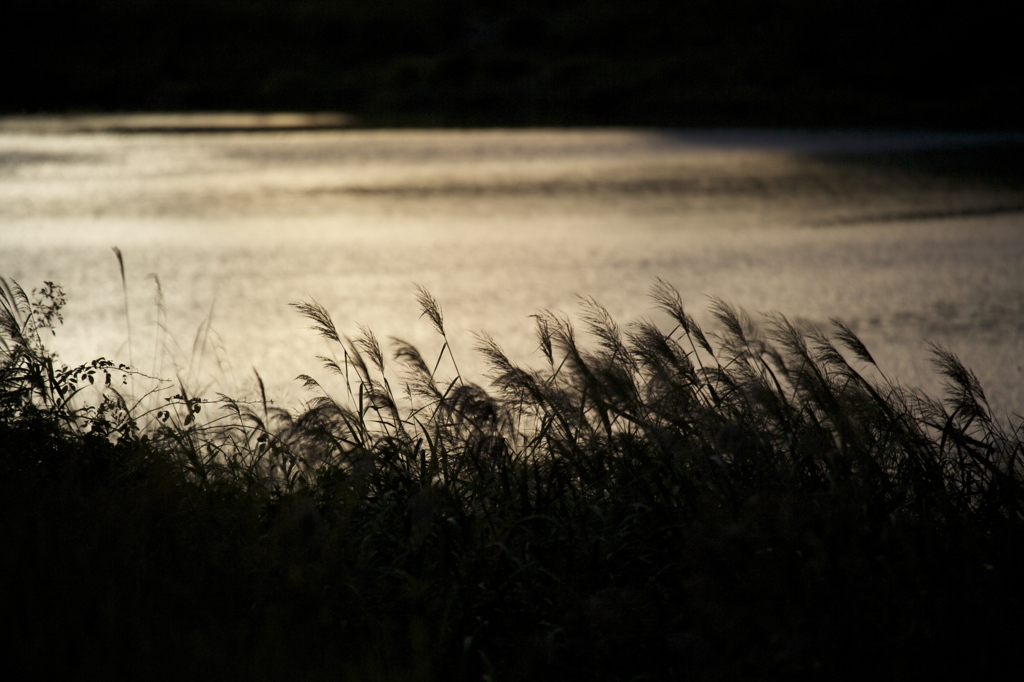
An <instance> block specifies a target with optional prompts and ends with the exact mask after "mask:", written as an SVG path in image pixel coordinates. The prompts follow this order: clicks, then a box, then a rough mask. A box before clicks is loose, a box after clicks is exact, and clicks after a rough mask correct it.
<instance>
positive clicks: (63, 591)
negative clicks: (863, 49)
mask: <svg viewBox="0 0 1024 682" xmlns="http://www.w3.org/2000/svg"><path fill="white" fill-rule="evenodd" d="M0 294H2V298H0V303H2V306H0V313H2V316H3V318H2V325H3V326H2V330H3V331H2V333H0V344H2V345H0V351H2V355H0V372H2V374H0V376H2V378H3V382H2V395H0V400H2V402H0V416H2V420H0V429H2V436H3V438H2V441H0V442H3V443H4V445H3V463H2V466H3V473H4V476H3V480H4V482H5V489H4V498H3V499H4V504H5V518H6V519H7V522H6V523H5V526H4V536H3V537H2V538H0V539H2V541H3V542H4V543H5V546H8V547H13V548H17V550H18V551H16V552H8V553H7V554H6V558H5V559H4V561H3V564H2V565H3V570H4V577H5V578H6V579H7V581H8V584H9V585H21V586H23V587H22V589H21V590H19V591H18V592H16V593H12V594H16V595H17V596H15V597H14V598H13V599H11V601H12V604H10V605H9V606H10V608H8V609H7V610H6V613H7V614H8V615H7V616H5V618H6V619H7V623H6V624H5V633H3V634H5V635H6V636H5V637H4V640H3V641H4V642H5V645H6V646H9V647H10V648H11V651H12V652H16V653H14V654H13V655H15V656H16V657H18V658H23V659H24V660H30V659H32V658H33V657H36V656H40V655H41V654H42V652H43V651H47V650H49V649H50V648H51V647H52V646H54V640H55V639H59V642H58V645H59V646H58V649H59V651H61V652H62V655H61V656H48V657H46V658H45V659H43V660H44V663H42V665H43V667H44V668H46V669H47V670H50V669H52V670H53V671H56V672H62V673H65V674H67V673H73V674H80V673H82V672H84V671H101V672H103V673H104V674H105V675H107V676H108V677H137V676H139V675H140V674H143V675H145V676H146V677H154V676H156V677H161V676H166V677H172V676H173V677H176V678H177V677H180V676H181V675H189V676H192V677H197V676H198V677H218V678H225V677H227V678H243V677H244V678H246V679H282V678H288V679H292V678H295V677H297V676H300V675H301V676H304V677H311V678H316V679H327V678H336V677H347V678H352V679H481V678H482V677H484V676H490V678H491V679H494V678H498V679H549V678H550V679H566V678H576V677H584V676H586V677H587V678H589V679H607V680H615V679H635V678H637V677H638V676H641V675H647V676H649V677H650V678H652V679H674V678H676V677H680V676H684V675H697V676H700V677H701V678H707V679H733V678H744V679H769V678H782V677H785V678H791V677H793V676H794V675H805V676H807V675H814V676H821V677H826V678H830V679H853V678H857V679H862V678H863V677H864V676H865V675H872V676H876V677H883V678H887V679H896V678H898V677H906V676H908V675H909V676H914V677H918V676H922V677H923V676H924V675H927V674H932V673H936V672H940V671H941V672H947V673H948V672H949V671H954V672H959V673H962V674H966V673H968V672H970V673H971V674H978V673H979V672H981V673H982V674H984V673H988V674H992V673H994V672H995V671H997V670H999V669H1001V667H1002V665H1004V664H1006V663H1010V662H1012V659H1013V658H1014V656H1015V654H1013V651H1015V644H1014V642H1015V640H1016V637H1017V635H1018V634H1019V626H1018V625H1016V624H1015V621H1016V618H1017V614H1018V613H1019V608H1020V606H1021V597H1022V587H1021V585H1022V582H1021V581H1020V576H1021V575H1022V574H1021V569H1022V568H1024V554H1022V548H1024V542H1022V541H1024V536H1022V535H1024V534H1022V529H1024V523H1022V521H1024V519H1022V502H1024V487H1022V473H1024V472H1022V456H1024V452H1022V439H1021V428H1022V426H1021V422H1020V419H1019V418H1018V421H1017V422H1016V423H1015V424H1006V423H1004V422H1003V421H1001V420H999V419H997V418H995V417H994V415H993V414H992V410H991V409H990V407H989V406H988V404H987V402H986V400H985V396H984V393H983V392H982V389H981V387H980V386H979V385H978V381H977V379H976V378H975V377H974V375H973V374H972V373H971V372H970V371H969V370H967V369H966V368H965V367H963V365H962V364H961V363H960V362H959V361H958V360H957V358H956V357H955V356H954V355H953V354H952V353H950V352H949V351H947V350H944V349H941V348H935V349H934V361H935V365H936V369H937V370H938V371H939V372H940V373H941V374H942V375H943V376H944V377H945V378H946V380H947V387H946V395H945V398H944V399H943V400H941V401H940V400H935V399H933V398H931V397H928V396H926V395H924V394H922V393H920V392H919V391H915V390H912V389H909V388H907V387H904V386H902V385H900V384H899V383H898V382H897V381H895V380H894V379H892V378H890V377H888V376H886V375H885V374H884V373H883V372H882V371H881V370H880V369H879V368H878V367H877V365H876V363H875V361H874V359H873V358H872V356H871V354H870V352H869V351H868V350H867V349H866V348H865V346H864V345H863V344H862V343H861V342H860V340H859V339H858V338H857V337H856V335H855V334H854V333H853V332H852V331H851V330H850V329H849V328H848V327H846V326H845V325H843V324H842V323H840V322H834V323H833V327H832V329H831V333H825V332H823V331H821V330H816V329H802V328H798V327H796V326H795V325H794V324H792V323H791V322H789V321H788V320H787V319H786V318H784V317H782V316H781V315H774V314H773V315H768V316H765V317H764V318H763V320H762V321H761V322H760V323H755V322H754V321H753V320H752V319H750V318H749V317H748V316H747V315H746V314H745V313H743V312H742V311H739V310H736V309H734V308H733V307H731V306H729V305H728V304H726V303H725V302H723V301H719V300H713V301H712V304H711V307H712V312H713V313H714V316H715V318H716V319H717V322H718V327H719V329H718V331H716V332H715V333H706V332H704V331H703V330H702V329H701V328H700V327H699V326H698V325H697V324H696V323H695V321H694V319H693V318H692V317H691V316H690V315H689V314H688V313H687V312H686V311H685V309H684V307H683V304H682V301H681V298H680V296H679V294H678V293H677V292H676V291H675V290H674V289H673V288H672V287H671V286H669V285H668V284H667V283H665V282H662V281H660V280H658V281H656V282H655V283H654V285H653V287H652V290H651V297H652V299H653V301H654V303H655V304H656V306H657V308H658V309H659V311H660V314H664V315H665V319H667V320H669V321H670V322H669V326H667V327H666V326H658V325H656V324H655V323H654V322H652V321H647V320H645V321H640V322H636V323H633V324H631V325H629V326H627V327H625V328H620V327H619V326H618V325H617V323H616V322H615V321H614V320H612V318H611V317H610V316H609V314H608V313H607V311H606V310H605V309H604V308H602V307H601V306H600V305H599V304H598V303H597V302H596V301H593V300H591V299H583V300H582V301H581V308H580V315H579V319H580V322H581V324H582V329H583V330H584V333H585V334H586V337H587V339H588V340H587V341H586V342H584V341H583V340H581V337H580V336H579V335H578V334H577V331H576V329H575V327H574V326H573V324H572V323H571V322H570V320H569V319H567V318H565V317H563V316H560V315H556V314H553V313H549V312H542V313H539V314H538V315H536V316H535V324H536V334H537V340H538V345H539V348H540V350H541V354H542V357H543V361H544V362H543V365H542V367H541V368H540V369H528V368H524V367H520V366H518V365H516V364H515V363H514V362H512V361H511V360H510V359H509V358H508V357H507V356H506V355H505V354H504V353H503V352H502V350H501V348H500V346H499V345H498V344H497V342H495V341H494V340H493V339H491V338H490V337H487V336H485V335H481V336H480V337H479V339H478V341H479V343H478V352H480V353H481V354H483V356H484V358H485V359H486V360H487V363H488V366H489V368H490V371H489V375H488V377H487V380H488V381H487V384H486V386H482V385H478V384H474V383H471V382H470V381H468V380H467V379H466V378H464V377H463V376H462V375H461V374H460V372H459V371H458V366H457V364H456V359H455V357H454V355H453V354H452V351H451V348H450V346H449V344H448V339H447V336H446V333H445V327H444V317H443V315H442V311H441V308H440V306H439V304H438V303H437V301H436V300H435V299H434V298H433V297H432V296H431V295H430V294H429V293H428V292H426V291H425V290H423V289H420V290H419V292H418V299H419V302H420V305H421V308H422V310H423V316H424V317H426V318H427V320H428V322H429V323H430V324H431V325H432V326H433V327H434V328H435V330H436V331H437V333H438V334H439V336H440V339H441V342H442V346H441V350H440V353H439V355H438V357H437V358H436V360H433V358H431V359H427V358H424V357H423V355H422V354H421V353H420V351H419V350H417V349H416V348H415V347H413V346H412V345H410V344H408V343H407V342H404V341H401V340H398V339H392V340H391V343H390V349H391V350H390V352H388V351H386V350H385V346H383V345H382V344H381V343H380V341H379V340H378V339H377V338H376V337H375V336H374V334H373V333H372V332H371V331H370V330H368V329H360V332H359V334H358V335H357V336H354V337H351V338H350V337H347V336H345V335H344V334H342V333H341V332H339V330H338V329H337V328H336V326H335V325H334V323H333V321H332V320H331V317H330V314H329V312H328V311H327V310H325V309H324V308H323V307H322V306H320V305H319V304H317V303H316V302H313V301H310V302H303V303H298V304H296V308H297V310H298V311H299V312H300V313H301V314H302V315H304V316H305V317H307V318H308V319H309V320H310V322H311V324H312V327H313V329H314V330H315V331H316V332H317V333H319V334H320V335H322V336H323V337H325V338H326V339H327V340H329V341H330V342H331V343H332V344H334V346H335V348H336V351H335V356H334V357H330V358H328V357H324V358H322V359H321V360H322V362H323V365H324V367H325V368H326V370H327V371H328V376H329V377H330V379H329V380H326V379H325V380H317V379H314V378H313V377H312V376H302V377H300V380H301V381H303V382H304V383H305V385H306V386H307V387H308V388H309V389H310V390H311V392H312V397H311V399H310V400H309V402H308V403H306V405H304V406H303V407H302V408H301V409H299V410H296V411H287V410H284V409H281V408H278V407H275V406H274V405H273V404H272V403H271V402H270V401H268V400H267V398H266V395H265V393H264V392H263V390H262V382H259V380H258V376H257V382H258V390H259V393H260V396H259V398H258V400H256V401H254V402H246V401H240V400H233V399H230V398H227V397H223V396H222V397H220V398H218V399H217V400H215V401H208V400H204V399H202V398H201V397H199V396H198V395H193V392H192V391H191V390H188V391H187V390H186V388H185V387H184V386H183V385H180V383H179V385H178V387H177V388H172V385H170V384H167V383H165V384H160V383H159V382H157V383H156V384H154V383H153V382H154V381H155V380H152V379H150V378H148V377H145V376H144V375H140V374H138V373H136V372H135V371H134V370H132V369H131V368H128V367H124V366H119V367H114V366H113V365H111V364H107V363H106V361H102V362H101V361H97V363H99V364H97V363H93V364H92V365H87V366H84V367H81V368H77V369H59V368H56V369H55V366H56V362H55V358H53V357H52V356H51V355H50V354H48V353H47V352H46V350H45V348H44V347H43V345H42V344H41V342H40V334H41V333H42V332H43V331H46V330H48V329H51V328H52V325H53V323H54V321H55V320H57V319H59V308H60V304H61V303H62V298H61V294H60V291H59V288H57V287H54V286H52V285H47V287H46V288H44V289H43V290H42V291H41V292H39V293H38V294H37V296H36V298H35V299H33V298H32V297H30V296H28V295H27V294H25V292H24V291H22V290H21V289H20V288H18V287H17V286H16V285H13V284H7V283H6V282H5V283H4V287H3V290H2V291H0ZM665 329H668V331H665ZM107 377H112V378H110V379H108V378H107ZM100 378H102V381H100V380H99V379H100ZM86 383H88V385H89V387H90V388H89V390H90V391H92V393H90V392H89V391H87V390H86V389H85V384H86ZM97 385H98V386H99V388H98V389H97V388H96V386H97ZM122 385H123V386H127V387H128V389H132V388H136V387H138V386H148V387H149V388H145V389H144V390H142V393H143V397H144V398H146V400H143V399H130V398H127V397H126V396H127V395H128V394H129V393H131V391H130V390H128V389H122V388H120V386H122ZM79 386H82V388H81V389H80V388H78V387H79ZM122 391H123V393H122ZM167 393H174V395H172V396H166V394H167ZM72 396H77V397H76V399H75V400H72V399H71V397H72ZM154 398H155V399H154ZM147 401H148V402H147ZM145 405H155V407H144V406H145ZM140 424H142V425H143V426H141V427H140V426H139V425H140ZM58 633H60V634H58ZM865 651H870V652H871V655H870V656H865V655H864V652H865Z"/></svg>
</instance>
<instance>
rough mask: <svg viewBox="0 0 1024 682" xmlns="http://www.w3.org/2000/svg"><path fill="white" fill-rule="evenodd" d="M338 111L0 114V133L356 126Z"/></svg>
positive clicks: (244, 129)
mask: <svg viewBox="0 0 1024 682" xmlns="http://www.w3.org/2000/svg"><path fill="white" fill-rule="evenodd" d="M356 123H357V119H356V117H355V116H352V115H349V114H343V113H339V112H319V113H298V112H275V113H253V112H189V113H129V114H69V115H49V114H39V115H28V116H2V117H0V132H3V133H10V132H19V133H42V134H46V133H49V134H67V133H176V132H181V133H187V132H257V131H278V130H280V131H284V130H335V129H338V128H350V127H352V126H354V125H356Z"/></svg>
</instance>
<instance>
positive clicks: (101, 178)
mask: <svg viewBox="0 0 1024 682" xmlns="http://www.w3.org/2000/svg"><path fill="white" fill-rule="evenodd" d="M1022 142H1024V140H1022V138H1021V136H996V135H963V134H959V135H945V134H924V133H870V132H856V131H846V132H817V133H811V132H800V131H774V132H764V131H702V132H694V131H636V130H568V131H563V130H518V131H501V130H496V131H357V130H348V131H307V132H261V133H231V134H224V133H219V134H214V133H206V134H185V135H182V134H152V133H148V134H131V135H123V134H120V135H119V134H102V133H97V134H70V133H51V134H30V133H19V132H0V274H2V275H4V276H7V277H11V278H14V279H16V280H18V281H19V282H21V283H22V284H23V285H25V286H26V287H32V286H38V285H39V284H40V283H41V282H42V281H43V280H54V281H58V282H60V283H62V284H63V285H64V287H65V288H66V289H67V291H68V293H69V304H68V307H67V314H66V316H65V318H66V324H65V326H64V328H62V329H60V330H59V333H58V337H57V338H56V340H55V344H54V347H55V348H57V349H58V350H59V351H60V352H61V354H62V356H63V357H64V358H65V360H66V361H68V362H83V361H86V360H89V359H91V358H93V357H97V356H100V355H102V356H105V357H108V358H112V357H116V358H118V359H122V360H125V359H127V357H128V354H129V347H128V344H127V343H126V340H127V338H128V332H127V326H126V324H125V318H124V312H123V300H122V293H121V283H120V274H119V272H118V268H117V262H116V260H115V258H114V256H113V254H112V251H111V247H113V246H117V247H119V248H120V249H121V251H122V252H123V253H124V257H125V264H126V269H127V284H128V292H129V298H130V302H129V309H130V317H131V326H132V344H131V355H132V359H133V360H134V361H135V364H136V365H138V366H140V367H141V368H142V369H145V370H147V371H149V370H153V371H157V372H160V373H162V374H164V375H168V376H169V375H171V374H173V373H174V372H175V370H174V367H173V366H172V365H173V363H174V362H176V363H177V364H178V365H179V366H185V365H187V364H188V362H189V359H188V358H189V356H191V355H192V347H193V341H194V340H195V338H196V332H197V330H198V329H200V328H201V324H202V322H203V320H204V319H210V320H212V329H213V330H214V332H216V333H215V335H214V336H212V337H210V341H211V343H210V344H208V345H207V350H205V351H204V352H203V354H202V356H203V361H202V363H200V362H198V361H195V362H193V370H196V369H200V368H201V371H200V372H199V373H200V374H201V375H202V379H201V383H204V384H205V385H208V386H209V387H210V388H209V390H213V388H212V387H213V386H214V383H213V382H216V383H215V386H216V388H217V389H219V390H226V391H228V392H236V393H235V394H236V395H237V394H240V393H245V392H246V391H251V384H250V381H249V377H250V376H251V368H252V367H253V366H255V367H256V368H258V369H259V371H260V373H261V374H262V375H263V376H264V377H265V378H266V379H267V382H268V384H269V385H270V386H271V392H272V393H273V394H274V395H276V396H278V398H279V399H281V400H285V401H288V400H295V399H301V398H302V397H304V393H303V392H302V390H301V389H300V387H299V385H298V384H297V383H296V382H294V380H293V378H294V377H295V376H296V375H297V374H299V373H310V374H314V375H318V374H322V373H320V372H319V370H318V361H317V360H316V359H315V356H316V355H318V354H324V353H325V352H330V350H331V349H330V348H329V347H327V346H325V344H324V343H323V342H322V341H321V340H320V339H318V338H317V337H316V336H315V335H314V334H313V333H312V332H309V331H308V330H307V329H306V327H307V324H306V322H305V321H304V320H303V319H301V318H300V317H299V316H298V315H296V313H295V312H294V311H293V309H291V308H290V307H289V305H288V304H289V303H290V302H294V301H298V300H309V299H316V300H317V301H319V302H320V303H322V304H323V305H325V306H326V307H327V308H328V309H329V310H330V311H331V312H332V313H333V315H334V317H335V321H336V322H337V324H338V326H339V327H340V328H341V329H342V330H343V331H344V332H346V333H351V334H355V333H357V332H358V326H357V325H358V324H360V323H362V324H365V325H367V326H369V327H371V328H372V329H373V330H374V331H375V332H376V333H377V334H378V336H380V337H381V338H386V337H387V336H388V335H398V336H401V337H403V338H407V339H408V340H410V341H413V342H414V343H416V344H418V345H421V346H422V347H423V350H424V351H425V353H424V354H425V355H428V354H431V353H436V352H437V350H438V349H439V348H440V342H439V341H438V340H437V339H436V338H435V336H434V335H433V333H432V331H431V329H430V326H429V325H428V324H427V323H426V321H425V320H420V319H418V316H419V310H418V308H417V305H416V302H415V296H414V288H413V283H414V282H415V283H419V284H422V285H424V286H425V287H427V288H428V289H429V290H430V291H432V292H433V293H434V294H435V295H436V296H437V298H438V299H440V301H441V302H442V304H443V306H444V310H445V316H446V325H447V327H448V328H449V331H450V333H451V335H452V341H453V346H454V349H455V352H456V353H457V354H458V356H459V357H460V365H461V366H462V369H463V370H465V371H468V372H470V373H473V374H474V375H476V376H479V373H480V371H481V369H482V368H481V367H480V364H479V363H478V362H476V361H475V360H474V356H473V351H472V347H473V345H474V337H473V335H472V332H474V331H484V332H487V333H489V334H491V335H492V336H494V337H495V338H496V339H497V340H498V341H499V343H501V344H502V346H503V347H504V348H505V349H506V351H508V352H509V354H510V355H511V356H513V358H515V359H516V360H518V361H521V362H523V363H524V364H531V363H533V364H537V365H539V364H540V362H539V356H538V355H537V353H536V352H535V345H536V343H535V340H534V338H533V334H532V329H533V327H532V321H531V319H530V317H529V316H530V315H531V314H532V313H534V312H536V311H538V310H541V309H552V310H562V311H565V312H567V313H573V312H574V311H575V310H576V306H577V295H589V296H593V297H595V298H596V299H597V300H598V301H600V302H601V303H603V304H604V305H605V306H607V307H608V309H609V310H610V312H611V313H612V314H613V315H614V316H615V317H616V318H617V319H619V320H620V321H621V322H623V323H625V322H628V321H629V320H632V319H637V318H638V317H641V316H645V315H650V314H651V308H652V306H651V305H650V303H649V301H648V300H647V298H646V295H647V291H648V289H649V286H650V283H651V281H652V279H653V278H654V277H661V278H663V279H665V280H668V281H669V282H671V283H673V284H675V285H676V286H677V287H678V288H679V290H680V292H681V293H682V295H683V298H684V301H685V303H686V304H687V305H688V306H689V308H690V309H691V311H692V312H693V313H694V314H695V316H696V317H697V319H698V321H700V322H702V323H706V324H707V325H708V326H709V327H711V328H713V324H712V322H711V319H710V316H709V315H708V314H707V313H706V310H707V299H706V298H705V296H706V295H714V296H720V297H722V298H724V299H726V300H728V301H730V302H732V303H735V304H737V305H739V306H742V307H744V308H745V309H747V310H748V311H750V312H751V313H756V312H759V311H769V310H776V311H779V312H782V313H783V314H785V315H787V316H789V317H790V318H791V319H793V320H795V321H798V322H800V323H806V324H815V325H826V324H827V323H828V320H829V318H831V317H838V318H841V319H843V320H844V321H846V322H847V323H848V324H849V325H850V326H851V327H852V328H853V329H854V330H855V331H857V332H858V333H859V334H861V335H862V337H863V339H864V340H865V342H866V343H867V344H868V347H869V348H870V349H871V351H872V352H873V354H874V355H875V357H876V359H878V360H879V361H880V364H881V365H882V367H883V369H884V370H885V371H886V372H887V373H889V374H892V375H894V376H896V377H898V378H900V379H902V380H904V381H906V382H907V383H910V384H912V385H917V386H923V387H925V388H928V389H934V388H935V379H934V377H933V375H932V373H931V370H930V368H929V366H928V357H927V341H928V340H930V341H934V342H937V343H941V344H943V345H946V346H948V347H950V348H951V349H952V350H953V351H954V352H956V353H957V354H958V355H959V356H960V357H961V358H962V359H963V360H964V361H965V362H966V363H967V364H968V365H969V366H971V367H972V368H973V369H974V370H975V371H976V372H977V374H978V375H979V377H980V378H981V380H982V383H983V385H984V386H985V387H986V389H987V391H988V393H989V396H990V398H991V400H992V402H993V404H994V406H995V407H996V408H997V411H998V412H1005V411H1008V410H1017V411H1021V410H1024V382H1022V378H1024V369H1022V364H1024V360H1022V358H1024V334H1022V331H1024V277H1022V272H1024V211H1022V207H1024V182H1022V178H1024V173H1022V172H1021V169H1020V167H1019V164H1018V163H1017V161H1015V159H1019V158H1020V154H1019V153H1017V152H1019V150H1021V149H1024V147H1022V146H1021V145H1022ZM151 275H152V276H155V277H152V276H151ZM157 279H158V280H159V283H160V287H161V289H162V295H163V309H162V310H161V308H160V307H159V306H158V305H157V303H156V281H157ZM214 342H215V343H214ZM175 344H176V346H177V348H179V349H180V350H175ZM161 345H163V346H167V347H169V348H170V349H171V350H172V351H173V352H162V353H158V355H159V356H160V357H161V358H162V359H161V360H160V361H159V362H156V361H155V360H154V348H159V347H160V346H161ZM218 348H219V349H220V351H219V352H215V351H216V349H218ZM218 358H219V359H220V364H219V365H218V362H217V360H218ZM180 371H182V372H184V369H182V370H180Z"/></svg>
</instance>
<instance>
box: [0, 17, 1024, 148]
mask: <svg viewBox="0 0 1024 682" xmlns="http://www.w3.org/2000/svg"><path fill="white" fill-rule="evenodd" d="M1006 12H1008V10H1003V9H998V8H997V7H996V5H995V4H994V3H990V2H987V1H985V2H980V3H968V2H962V1H956V0H949V1H941V0H938V1H937V0H929V1H922V0H834V1H832V2H827V3H824V2H820V1H819V0H776V1H774V2H764V1H760V0H685V1H681V0H675V1H669V0H648V1H647V2H636V1H635V0H561V1H554V2H552V1H551V0H544V1H541V0H519V1H518V2H515V3H511V2H497V1H496V0H472V1H470V0H377V1H375V2H371V3H366V2H354V1H339V0H7V2H6V3H5V9H4V12H3V14H4V21H3V22H2V25H3V28H0V54H2V58H3V60H4V62H3V63H4V64H5V68H4V69H3V73H2V75H0V113H6V114H31V113H40V112H46V113H64V112H96V111H186V110H188V111H196V110H198V111H212V110H254V111H271V110H294V111H325V110H333V111H345V112H348V113H352V114H354V115H356V116H358V117H359V118H360V120H361V121H363V122H364V123H366V124H369V125H594V124H602V125H604V124H627V125H756V126H777V125H784V126H869V127H870V126H915V127H941V128H1019V127H1020V113H1019V112H1020V107H1019V106H1018V104H1019V102H1021V101H1022V100H1024V76H1022V74H1021V70H1020V69H1019V60H1018V59H1017V57H1016V54H1015V49H1014V45H1015V43H1016V39H1017V33H1018V32H1019V28H1018V24H1017V23H1016V22H1014V21H1011V20H1010V19H1009V16H1008V15H1007V14H1006Z"/></svg>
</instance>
